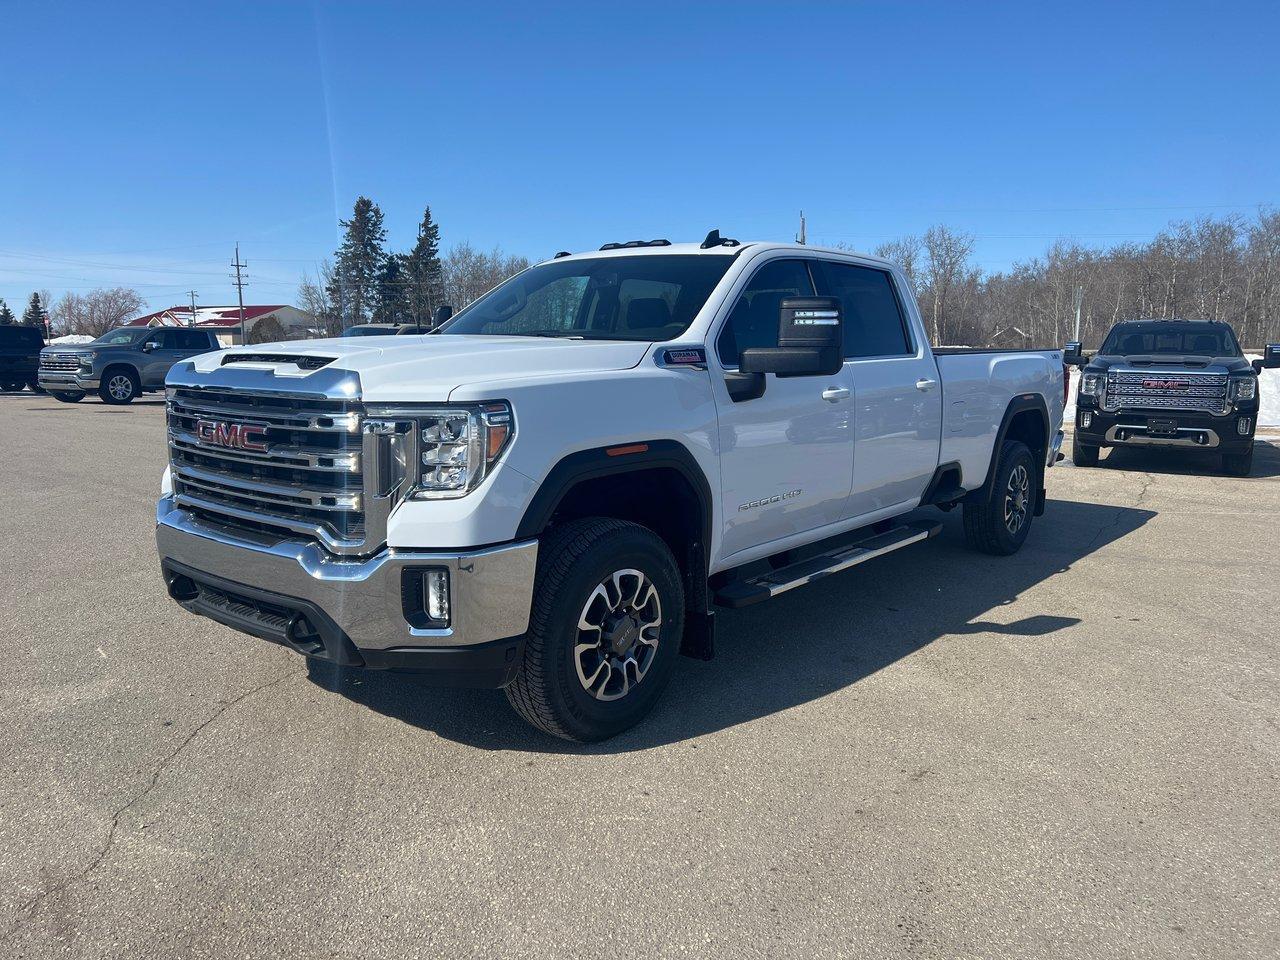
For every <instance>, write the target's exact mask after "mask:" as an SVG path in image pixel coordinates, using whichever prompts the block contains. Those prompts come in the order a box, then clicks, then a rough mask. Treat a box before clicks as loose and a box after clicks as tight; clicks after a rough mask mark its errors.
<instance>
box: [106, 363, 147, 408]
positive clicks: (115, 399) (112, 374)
mask: <svg viewBox="0 0 1280 960" xmlns="http://www.w3.org/2000/svg"><path fill="white" fill-rule="evenodd" d="M141 392H142V384H141V383H139V382H138V377H137V375H136V374H135V373H133V371H131V370H122V369H120V368H119V367H117V368H116V369H114V370H108V371H107V372H106V373H105V374H104V375H103V377H102V384H101V386H99V387H98V396H100V397H101V398H102V401H103V403H132V402H133V400H134V398H135V397H137V396H138V394H140V393H141Z"/></svg>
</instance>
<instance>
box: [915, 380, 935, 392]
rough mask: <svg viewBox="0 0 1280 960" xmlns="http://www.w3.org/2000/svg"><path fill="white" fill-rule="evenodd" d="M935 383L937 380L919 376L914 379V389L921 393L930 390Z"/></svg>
mask: <svg viewBox="0 0 1280 960" xmlns="http://www.w3.org/2000/svg"><path fill="white" fill-rule="evenodd" d="M937 385H938V381H937V380H930V379H929V378H928V377H921V378H920V379H919V380H917V381H916V389H917V390H919V391H920V392H922V393H923V392H924V391H926V390H932V389H933V388H934V387H936V386H937Z"/></svg>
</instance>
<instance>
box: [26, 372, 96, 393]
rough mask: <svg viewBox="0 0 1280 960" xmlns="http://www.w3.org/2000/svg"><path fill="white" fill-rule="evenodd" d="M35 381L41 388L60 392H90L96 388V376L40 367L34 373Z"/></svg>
mask: <svg viewBox="0 0 1280 960" xmlns="http://www.w3.org/2000/svg"><path fill="white" fill-rule="evenodd" d="M36 383H38V384H40V389H41V390H52V391H55V392H60V393H80V392H84V393H92V392H93V391H94V390H97V389H98V384H99V380H98V378H97V377H85V376H81V375H80V374H78V373H74V372H68V371H61V370H60V371H52V370H44V369H41V370H40V372H39V373H37V374H36Z"/></svg>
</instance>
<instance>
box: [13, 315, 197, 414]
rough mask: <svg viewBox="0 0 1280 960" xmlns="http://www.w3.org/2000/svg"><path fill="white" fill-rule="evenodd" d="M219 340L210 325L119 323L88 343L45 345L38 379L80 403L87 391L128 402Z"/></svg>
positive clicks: (60, 397) (108, 400) (106, 399)
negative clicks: (71, 345) (196, 327)
mask: <svg viewBox="0 0 1280 960" xmlns="http://www.w3.org/2000/svg"><path fill="white" fill-rule="evenodd" d="M219 346H220V344H219V343H218V338H217V337H215V336H214V335H213V334H212V333H211V332H209V331H208V330H193V329H186V328H178V327H159V328H156V327H119V328H117V329H115V330H111V331H108V332H107V333H104V334H103V335H102V336H100V337H99V338H98V339H97V340H94V341H93V342H92V343H86V344H83V345H78V346H73V347H67V346H57V345H55V346H51V347H45V348H44V349H43V350H42V351H40V370H39V373H38V374H37V381H38V383H39V385H40V387H41V388H42V389H44V390H47V391H48V392H49V393H50V394H52V395H53V396H54V397H55V398H56V399H58V400H61V401H63V402H64V403H78V402H79V401H81V400H83V399H84V397H85V394H86V393H89V392H94V393H97V394H98V396H99V397H101V398H102V400H103V402H104V403H131V402H133V400H135V399H136V398H138V397H140V396H141V395H142V394H143V393H144V392H146V391H148V390H163V389H164V378H165V375H166V374H167V373H168V372H169V368H170V367H172V366H173V365H174V364H175V363H177V362H178V361H179V360H186V359H188V358H189V357H194V356H196V355H197V354H200V353H208V352H209V351H210V350H217V349H218V347H219Z"/></svg>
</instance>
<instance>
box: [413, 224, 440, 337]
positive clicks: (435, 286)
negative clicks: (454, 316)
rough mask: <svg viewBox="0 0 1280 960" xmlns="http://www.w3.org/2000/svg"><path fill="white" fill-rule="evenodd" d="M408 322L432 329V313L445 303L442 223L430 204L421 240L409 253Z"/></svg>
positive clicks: (420, 235) (420, 225)
mask: <svg viewBox="0 0 1280 960" xmlns="http://www.w3.org/2000/svg"><path fill="white" fill-rule="evenodd" d="M404 259H405V263H404V274H405V279H406V280H407V281H408V287H407V288H406V290H407V301H408V304H407V305H408V322H409V323H419V324H421V325H422V328H423V329H424V330H429V329H431V314H432V312H433V311H434V310H435V308H436V307H438V306H440V304H442V303H444V264H442V263H441V261H440V225H439V224H437V223H436V222H435V221H434V220H432V219H431V208H430V207H427V208H426V210H425V211H423V214H422V222H421V223H420V224H418V241H417V242H416V243H415V244H414V245H413V249H412V250H410V251H409V253H408V254H407V255H406V256H405V258H404Z"/></svg>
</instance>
